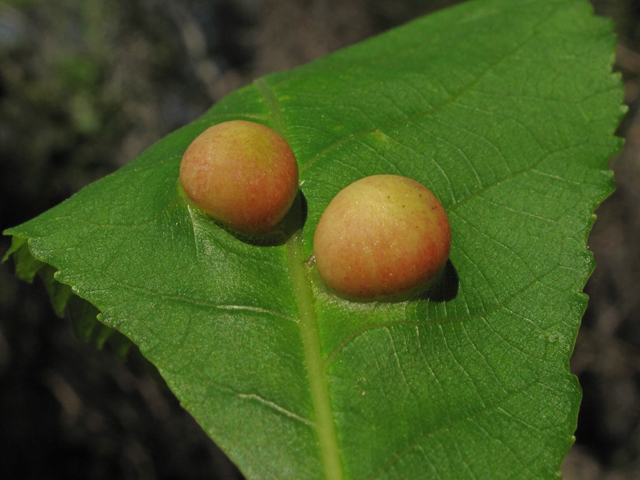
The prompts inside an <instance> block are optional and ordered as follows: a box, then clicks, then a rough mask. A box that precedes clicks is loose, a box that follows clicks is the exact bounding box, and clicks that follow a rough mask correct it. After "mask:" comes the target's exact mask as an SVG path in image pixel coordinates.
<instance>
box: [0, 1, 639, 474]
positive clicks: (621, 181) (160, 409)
mask: <svg viewBox="0 0 640 480" xmlns="http://www.w3.org/2000/svg"><path fill="white" fill-rule="evenodd" d="M454 3H459V2H455V1H451V0H449V1H447V0H431V1H425V0H181V1H172V0H56V1H55V2H51V1H44V0H11V1H7V0H4V1H2V0H0V230H4V229H5V228H8V227H12V226H15V225H18V224H20V223H22V222H24V221H26V220H28V219H30V218H32V217H34V216H36V215H38V214H39V213H41V212H43V211H45V210H47V209H49V208H51V207H52V206H54V205H56V204H58V203H60V202H61V201H62V200H64V199H65V198H67V197H69V196H70V195H72V194H73V193H74V192H76V191H78V190H79V189H80V188H82V187H83V186H85V185H86V184H88V183H90V182H93V181H95V180H97V179H99V178H101V177H103V176H105V175H106V174H108V173H110V172H112V171H114V170H116V169H118V168H119V167H121V166H123V165H125V164H126V163H128V162H130V161H131V160H133V159H134V158H135V157H136V156H137V155H138V154H139V153H141V152H142V150H144V149H145V148H146V147H148V146H149V145H151V144H152V143H154V142H155V141H156V140H158V139H160V138H162V137H163V136H165V135H167V134H168V133H170V132H171V131H173V130H175V129H176V128H178V127H180V126H182V125H184V124H186V123H188V122H190V121H192V120H194V119H195V118H197V117H198V116H199V115H201V114H202V113H203V112H204V111H205V110H207V109H208V108H209V107H210V106H211V105H212V104H213V103H215V102H216V101H217V100H219V99H220V98H222V97H223V96H224V95H226V94H227V93H230V92H231V91H233V90H235V89H237V88H238V87H241V86H244V85H247V84H249V83H251V82H252V81H253V80H254V79H256V78H258V77H260V76H263V75H265V74H268V73H272V72H277V71H283V70H287V69H290V68H293V67H295V66H297V65H300V64H303V63H306V62H309V61H311V60H314V59H315V58H318V57H321V56H323V55H326V54H328V53H330V52H333V51H335V50H337V49H339V48H342V47H344V46H347V45H351V44H353V43H356V42H358V41H360V40H362V39H365V38H367V37H369V36H371V35H374V34H377V33H381V32H383V31H385V30H387V29H389V28H392V27H395V26H397V25H400V24H402V23H405V22H407V21H409V20H411V19H413V18H416V17H418V16H421V15H424V14H426V13H429V12H431V11H433V10H437V9H440V8H444V7H446V6H449V5H452V4H454ZM592 3H593V4H594V8H595V10H596V12H597V13H598V14H599V15H604V16H607V17H610V18H612V19H613V22H614V24H615V28H616V31H617V32H618V35H619V46H618V49H617V54H616V66H615V69H616V70H617V71H619V72H621V73H622V76H623V79H624V84H625V102H626V103H627V104H628V105H629V113H628V115H627V116H626V118H625V119H624V121H623V122H622V124H621V126H620V128H619V130H618V132H617V133H618V135H619V136H621V137H625V138H626V146H625V148H624V150H623V152H621V154H620V155H619V156H617V157H615V158H613V159H612V160H611V167H612V168H613V170H614V171H615V178H616V183H617V187H618V190H617V191H616V193H614V194H613V195H612V196H611V197H610V198H609V199H608V200H607V201H605V202H604V204H603V205H602V206H601V207H600V208H599V210H598V212H597V214H598V220H597V222H596V224H595V227H594V229H593V232H592V234H591V237H590V242H589V243H590V247H591V249H592V250H593V252H594V254H595V256H596V261H597V267H596V270H595V272H594V275H593V276H592V278H591V279H590V281H589V283H588V285H587V287H586V291H587V293H588V294H589V296H590V297H591V300H590V303H589V308H588V310H587V313H586V315H585V318H584V321H583V326H582V328H581V330H580V334H579V336H578V341H577V345H576V349H575V353H574V356H573V358H572V365H571V368H572V371H573V372H574V373H575V374H576V375H578V377H579V379H580V383H581V384H582V388H583V390H584V400H583V404H582V408H581V411H580V417H579V425H578V431H577V432H576V437H577V440H576V444H575V446H574V447H573V448H572V450H571V451H570V453H569V456H568V458H567V460H566V461H565V464H564V466H563V472H564V477H565V478H566V479H569V480H574V479H576V480H577V479H580V480H591V479H594V480H595V479H606V480H613V479H615V480H623V479H625V480H626V479H640V428H639V415H640V323H639V322H638V320H640V122H638V121H637V117H638V114H637V112H638V105H639V101H638V99H639V96H640V53H638V52H640V2H637V1H635V0H593V2H592ZM8 247H9V238H8V237H0V255H4V252H5V251H6V250H7V249H8ZM0 478H2V479H6V480H10V479H49V478H83V479H145V480H146V479H148V480H153V479H174V478H175V479H200V478H202V479H205V478H206V479H225V480H228V479H241V478H242V476H241V475H240V474H239V473H238V472H237V470H236V469H235V467H234V466H233V465H232V464H231V463H230V462H229V461H228V460H227V459H226V457H225V456H224V454H222V453H221V452H220V451H219V450H218V449H217V447H216V446H215V445H214V444H213V443H212V442H211V441H210V440H209V439H208V437H207V436H206V435H205V434H204V432H202V431H201V429H200V427H198V425H197V424H196V423H195V422H194V420H193V419H192V418H191V416H190V415H189V414H187V413H186V412H184V411H183V410H182V409H181V408H180V407H179V404H178V401H177V400H176V399H175V397H173V395H172V394H171V393H170V392H169V391H168V390H167V389H166V388H162V387H160V386H158V385H157V384H156V383H155V382H154V381H152V380H151V379H150V378H149V376H148V375H147V374H146V371H145V368H144V364H143V362H141V361H140V359H139V358H138V357H137V356H136V355H131V356H130V357H129V359H128V360H127V361H125V362H123V361H120V360H117V359H116V358H115V356H114V355H113V354H112V353H111V352H109V348H105V349H103V350H97V349H95V348H94V347H92V346H91V345H87V344H84V343H82V342H80V341H79V340H76V338H75V337H74V335H73V332H72V329H71V326H70V323H69V322H68V321H67V320H63V319H59V318H57V317H56V316H55V315H54V314H53V310H52V308H51V306H50V304H49V300H48V295H47V293H46V291H45V289H44V287H43V285H42V283H41V282H38V281H36V282H35V283H34V285H28V284H26V283H24V282H20V281H18V280H17V279H16V278H15V277H14V274H13V265H12V262H7V263H4V264H2V265H1V266H0Z"/></svg>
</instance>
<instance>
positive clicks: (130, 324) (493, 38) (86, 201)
mask: <svg viewBox="0 0 640 480" xmlns="http://www.w3.org/2000/svg"><path fill="white" fill-rule="evenodd" d="M614 44H615V39H614V37H613V35H612V33H611V27H610V24H609V22H608V21H606V20H603V19H600V18H596V17H594V16H593V15H592V13H591V10H590V7H589V5H588V3H586V2H585V1H582V0H530V1H520V2H512V1H510V0H478V1H473V2H469V3H466V4H464V5H462V6H459V7H456V8H452V9H449V10H446V11H442V12H439V13H437V14H434V15H431V16H429V17H426V18H423V19H420V20H417V21H415V22H413V23H411V24H409V25H407V26H404V27H402V28H399V29H396V30H394V31H391V32H389V33H387V34H385V35H382V36H379V37H377V38H374V39H371V40H369V41H366V42H364V43H362V44H360V45H356V46H355V47H352V48H348V49H345V50H343V51H340V52H338V53H336V54H334V55H331V56H329V57H326V58H324V59H322V60H319V61H316V62H314V63H311V64H309V65H307V66H304V67H301V68H298V69H295V70H293V71H290V72H286V73H281V74H276V75H271V76H268V77H265V78H263V79H260V80H258V81H256V82H255V83H254V85H252V86H250V87H247V88H244V89H242V90H239V91H237V92H235V93H234V94H232V95H230V96H228V97H227V98H225V99H224V100H223V101H221V102H219V103H218V104H217V105H215V106H214V107H213V108H212V109H211V110H210V111H209V112H208V113H206V114H205V115H204V116H203V117H201V118H200V119H199V120H198V121H196V122H194V123H192V124H190V125H188V126H186V127H184V128H182V129H180V130H178V131H177V132H175V133H173V134H172V135H170V136H168V137H166V138H165V139H164V140H162V141H160V142H158V143H157V144H156V145H154V146H153V147H151V148H150V149H149V150H147V151H146V152H145V153H144V154H143V155H141V156H140V157H139V158H138V159H137V160H136V161H135V162H133V163H131V164H130V165H128V166H127V167H125V168H123V169H121V170H120V171H118V172H116V173H114V174H112V175H110V176H109V177H107V178H105V179H103V180H100V181H98V182H96V183H94V184H92V185H90V186H89V187H87V188H85V189H84V190H82V191H81V192H79V193H78V194H76V195H75V196H73V197H72V198H70V199H69V200H67V201H66V202H64V203H63V204H61V205H60V206H58V207H56V208H54V209H52V210H50V211H48V212H46V213H44V214H43V215H41V216H40V217H38V218H37V219H35V220H32V221H30V222H28V223H26V224H24V225H21V226H19V227H15V228H12V229H10V230H8V231H6V232H5V233H6V234H11V235H13V236H14V241H13V246H12V249H11V250H10V252H9V254H12V253H13V254H14V257H15V259H16V261H17V271H18V274H19V275H20V276H21V277H22V278H25V279H27V280H29V279H31V278H32V277H33V275H34V274H35V272H36V271H37V270H38V269H40V272H41V273H43V277H44V278H45V281H46V282H47V284H48V288H49V291H50V292H51V295H52V298H53V300H54V306H55V308H56V310H57V311H58V312H62V311H63V309H64V307H65V305H66V304H67V300H68V299H69V298H71V301H70V302H68V303H69V304H70V305H69V306H70V308H71V307H73V310H74V311H75V312H77V315H76V319H79V320H81V322H80V323H81V324H83V325H84V327H83V328H82V329H80V330H81V331H82V332H84V333H83V336H84V337H89V336H90V335H91V332H90V330H91V326H90V324H91V317H92V315H93V313H92V310H91V308H89V307H86V304H82V302H79V301H78V297H80V298H82V299H85V300H88V301H89V302H90V303H91V304H92V305H94V306H95V307H96V308H97V309H98V310H99V311H100V314H99V319H100V321H101V322H103V323H104V324H105V325H107V326H108V327H111V328H112V329H115V330H117V331H118V332H121V333H122V334H124V335H126V336H127V337H128V338H129V339H131V340H132V341H133V342H134V343H135V344H136V345H137V346H138V347H139V348H140V350H141V351H142V353H143V354H144V355H145V356H146V357H147V358H148V359H149V360H150V361H151V362H153V363H154V364H155V365H156V367H157V368H158V369H159V371H160V373H161V374H162V376H163V377H164V379H165V380H166V381H167V384H168V385H169V386H170V388H171V389H172V390H173V392H174V393H175V394H176V395H177V396H178V398H180V400H181V401H182V404H183V405H184V407H185V408H186V409H187V410H188V411H190V412H191V413H192V414H193V416H194V417H195V418H196V419H197V420H198V422H199V423H200V424H201V425H202V427H203V428H204V429H205V430H206V431H207V432H208V433H209V434H210V436H211V437H212V438H213V439H214V440H215V441H216V442H217V443H218V444H219V445H220V446H221V447H222V448H223V450H224V451H225V452H226V453H227V454H228V455H229V456H230V457H231V459H232V460H233V461H234V462H236V463H237V464H238V466H239V467H240V469H241V470H242V471H243V472H244V474H245V475H246V476H247V477H248V478H269V479H287V478H290V479H302V478H304V479H313V478H318V479H321V478H327V479H332V480H333V479H340V478H349V479H373V478H376V479H381V478H407V479H418V478H439V479H456V480H458V479H464V478H469V479H480V478H482V479H488V478H491V479H502V478H519V479H541V478H555V475H556V472H557V470H558V468H559V466H560V463H561V461H562V459H563V457H564V455H565V454H566V452H567V450H568V449H569V447H570V445H571V443H572V433H573V431H574V430H575V426H576V417H577V411H578V404H579V400H580V389H579V386H578V384H577V381H576V379H575V377H573V376H572V375H570V374H569V369H568V365H569V357H570V354H571V351H572V348H573V344H574V340H575V336H576V333H577V330H578V326H579V323H580V318H581V315H582V313H583V312H584V309H585V306H586V297H585V296H584V295H583V294H581V293H580V292H581V290H582V288H583V286H584V284H585V282H586V279H587V277H588V275H589V273H590V272H591V270H592V268H593V260H592V257H591V255H590V254H589V253H588V251H587V249H586V238H587V234H588V232H589V229H590V227H591V225H592V223H593V220H594V217H593V211H594V209H595V207H596V206H597V205H598V203H599V202H600V201H602V200H603V199H604V198H605V197H606V196H607V195H608V194H609V193H610V192H611V191H612V188H613V187H612V177H611V174H610V173H609V172H607V171H606V168H607V161H608V159H609V158H610V156H611V155H613V154H614V153H615V152H616V151H617V150H618V148H619V146H620V142H619V141H618V140H616V139H614V137H613V135H612V134H613V131H614V129H615V127H616V125H617V123H618V121H619V119H620V117H621V114H622V112H621V107H620V102H621V100H622V91H621V85H620V81H619V78H618V77H617V76H615V75H612V74H611V63H612V59H613V49H614ZM232 119H245V120H251V121H256V122H260V123H263V124H266V125H268V126H270V127H272V128H274V129H275V130H276V131H278V132H279V133H281V134H282V135H283V136H284V137H285V138H286V139H287V140H288V141H289V142H290V144H291V146H292V148H293V150H294V152H295V154H296V157H297V159H298V162H299V166H300V181H301V191H302V194H303V197H304V198H303V199H301V201H299V202H298V203H297V204H296V206H295V207H294V210H293V211H292V214H291V217H292V218H293V220H292V224H296V223H298V224H301V225H302V227H301V228H300V229H299V230H298V231H296V232H295V233H294V234H293V235H292V236H291V237H290V238H289V239H288V240H287V242H286V243H285V244H283V245H279V246H271V247H266V246H256V245H251V244H247V243H243V242H242V241H241V240H239V239H237V238H235V237H234V236H232V235H230V234H229V233H228V232H226V231H224V230H222V229H220V228H219V227H218V226H216V225H215V224H213V223H212V222H211V221H210V220H209V219H208V218H207V217H206V216H204V215H203V214H201V213H200V212H198V211H197V210H195V209H194V208H193V207H191V206H189V205H187V204H186V203H185V202H184V201H183V199H182V197H181V196H180V195H178V192H177V188H176V187H177V178H178V170H179V164H180V159H181V156H182V153H183V152H184V150H185V149H186V147H187V146H188V145H189V143H190V142H191V141H192V140H193V139H194V138H195V137H196V136H197V135H198V134H199V133H200V132H202V131H203V130H204V129H206V128H207V127H209V126H211V125H213V124H216V123H219V122H222V121H226V120H232ZM383 173H389V174H398V175H404V176H407V177H410V178H413V179H415V180H417V181H419V182H421V183H422V184H424V185H425V186H427V187H428V188H429V189H431V190H432V191H433V192H434V193H435V194H436V196H438V197H439V199H440V200H441V202H442V203H443V205H444V207H445V208H446V210H447V213H448V215H449V219H450V221H451V226H452V232H453V244H452V250H451V256H450V264H449V265H448V266H447V270H446V272H445V277H444V280H443V282H442V284H441V285H440V287H439V288H437V289H435V290H434V291H432V292H431V293H430V294H429V295H426V296H425V297H424V298H421V299H418V300H413V301H408V302H401V303H398V302H396V303H351V302H347V301H345V300H341V299H339V298H337V297H335V296H334V295H333V294H331V293H330V292H328V291H326V289H325V288H323V286H322V285H321V283H320V281H319V279H318V278H317V275H316V272H315V269H314V267H313V262H312V261H311V262H309V261H308V259H309V258H310V257H311V255H312V253H313V233H314V229H315V226H316V225H317V222H318V220H319V217H320V215H321V214H322V212H323V210H324V209H325V208H326V206H327V205H328V204H329V202H330V201H331V199H332V198H333V197H334V196H335V194H336V193H337V192H338V191H339V190H341V189H342V188H344V187H345V186H347V185H348V184H350V183H351V182H353V181H355V180H357V179H360V178H362V177H364V176H368V175H374V174H383ZM9 254H8V255H9ZM8 255H7V256H8ZM79 303H80V305H79ZM82 305H85V307H83V306H82ZM87 319H89V320H87ZM82 322H84V323H82ZM98 337H99V338H101V337H100V336H98ZM114 338H115V337H114Z"/></svg>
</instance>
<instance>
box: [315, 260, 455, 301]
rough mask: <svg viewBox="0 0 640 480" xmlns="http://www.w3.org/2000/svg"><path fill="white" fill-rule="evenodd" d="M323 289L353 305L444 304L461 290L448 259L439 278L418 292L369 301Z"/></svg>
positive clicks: (370, 299)
mask: <svg viewBox="0 0 640 480" xmlns="http://www.w3.org/2000/svg"><path fill="white" fill-rule="evenodd" d="M317 280H318V282H320V283H321V284H322V280H320V277H319V276H317ZM323 288H324V289H325V291H326V292H331V294H332V295H335V296H336V297H338V298H340V299H342V300H346V301H348V302H353V303H400V302H407V301H408V302H420V301H425V300H426V301H430V302H438V303H442V302H448V301H449V300H453V299H454V298H456V296H457V295H458V289H459V288H460V281H459V279H458V272H457V271H456V268H455V267H454V266H453V263H452V262H451V260H450V259H448V260H447V263H446V264H445V266H444V267H443V268H442V270H441V271H440V273H439V274H438V275H437V277H436V278H434V279H433V280H431V281H430V282H429V283H428V284H427V285H423V286H422V287H418V289H417V290H416V289H414V290H412V291H410V292H406V293H401V294H399V295H392V296H388V297H377V298H369V299H364V298H351V297H348V296H345V295H342V294H340V293H338V292H336V291H334V290H332V289H330V288H329V287H327V286H326V285H324V287H323Z"/></svg>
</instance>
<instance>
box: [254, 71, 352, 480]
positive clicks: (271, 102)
mask: <svg viewBox="0 0 640 480" xmlns="http://www.w3.org/2000/svg"><path fill="white" fill-rule="evenodd" d="M254 86H255V88H256V89H257V90H258V91H259V92H260V93H261V94H262V96H263V97H264V99H265V102H266V103H267V106H268V108H269V112H270V114H271V119H272V121H273V124H272V127H273V129H274V130H275V131H276V132H278V133H279V134H280V135H282V136H283V137H284V138H285V139H286V140H287V141H288V140H289V139H288V138H287V137H288V135H287V131H286V125H285V122H284V117H283V115H282V111H281V110H280V105H279V103H278V99H277V98H276V96H275V94H274V93H273V90H272V89H271V87H270V86H269V85H268V84H267V82H266V81H265V80H264V79H258V80H256V81H255V82H254ZM294 208H295V207H294ZM299 214H300V215H301V214H302V212H299ZM286 249H287V256H288V259H289V272H290V274H291V281H292V284H293V289H294V292H295V299H296V306H297V307H298V316H299V323H298V325H299V328H300V337H301V339H302V345H303V349H304V359H305V364H306V368H307V376H308V378H309V390H310V393H311V401H312V403H313V410H314V413H315V425H316V434H317V435H318V443H319V448H320V454H321V457H322V463H323V465H324V472H325V477H326V478H327V479H330V480H342V479H343V475H342V464H341V462H340V449H339V447H338V438H337V436H336V430H335V426H334V422H333V412H332V409H331V400H330V398H329V385H328V382H327V375H326V371H325V361H324V359H323V358H322V353H321V351H320V338H319V336H318V324H317V317H316V312H315V308H314V300H313V291H312V289H311V280H310V278H309V275H308V274H307V271H306V267H305V264H304V262H305V260H306V259H305V255H304V246H303V241H302V234H301V232H300V231H298V232H296V233H295V234H294V235H292V236H291V238H290V239H289V240H288V241H287V243H286Z"/></svg>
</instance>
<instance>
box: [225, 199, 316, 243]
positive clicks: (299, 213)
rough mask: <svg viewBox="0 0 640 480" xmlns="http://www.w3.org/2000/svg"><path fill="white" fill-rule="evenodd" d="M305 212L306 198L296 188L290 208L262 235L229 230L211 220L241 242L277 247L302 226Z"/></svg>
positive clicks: (305, 218)
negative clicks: (274, 225) (278, 223)
mask: <svg viewBox="0 0 640 480" xmlns="http://www.w3.org/2000/svg"><path fill="white" fill-rule="evenodd" d="M307 212H308V206H307V199H306V198H305V196H304V193H302V190H298V193H297V194H296V198H295V199H294V200H293V204H292V205H291V208H290V209H289V211H288V212H287V214H286V215H285V216H284V218H283V219H282V222H280V225H278V227H277V228H276V229H275V230H274V231H273V232H269V233H265V234H262V235H247V234H243V233H239V232H236V231H234V230H231V229H230V228H228V227H227V226H226V225H223V224H222V223H220V222H217V221H216V220H213V221H214V223H215V224H216V225H218V226H219V227H220V228H222V229H223V230H225V231H226V232H228V233H229V234H230V235H231V236H233V237H234V238H236V239H237V240H240V241H241V242H243V243H246V244H248V245H252V246H255V247H278V246H282V245H284V244H285V243H287V241H288V240H289V239H290V238H291V236H292V235H293V234H294V233H296V232H297V231H298V230H300V229H301V228H302V227H303V225H304V224H305V222H306V220H307Z"/></svg>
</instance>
